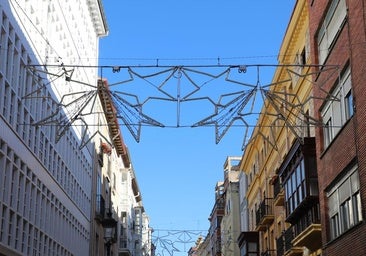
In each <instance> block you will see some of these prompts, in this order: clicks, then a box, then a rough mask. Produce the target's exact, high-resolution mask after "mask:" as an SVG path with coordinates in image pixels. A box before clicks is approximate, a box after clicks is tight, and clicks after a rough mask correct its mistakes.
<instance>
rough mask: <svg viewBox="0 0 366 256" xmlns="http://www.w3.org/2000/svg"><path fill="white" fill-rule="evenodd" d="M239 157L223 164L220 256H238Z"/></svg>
mask: <svg viewBox="0 0 366 256" xmlns="http://www.w3.org/2000/svg"><path fill="white" fill-rule="evenodd" d="M240 160H241V157H227V159H226V161H225V164H224V198H225V212H224V216H223V217H222V221H221V241H222V255H232V256H236V255H237V256H239V246H238V242H237V238H238V236H239V234H240V211H239V206H240V204H239V174H240V170H239V164H240Z"/></svg>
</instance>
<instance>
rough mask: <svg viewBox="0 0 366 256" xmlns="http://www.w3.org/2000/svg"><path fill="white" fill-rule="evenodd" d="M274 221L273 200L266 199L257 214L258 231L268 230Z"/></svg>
mask: <svg viewBox="0 0 366 256" xmlns="http://www.w3.org/2000/svg"><path fill="white" fill-rule="evenodd" d="M273 220H274V213H273V198H265V199H264V200H263V201H262V202H261V204H260V205H259V208H258V210H257V212H256V224H257V226H256V231H264V230H266V229H267V227H268V225H269V224H271V223H272V222H273Z"/></svg>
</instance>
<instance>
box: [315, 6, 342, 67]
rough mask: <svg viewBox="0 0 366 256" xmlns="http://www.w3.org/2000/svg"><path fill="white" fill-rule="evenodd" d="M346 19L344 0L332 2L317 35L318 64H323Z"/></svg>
mask: <svg viewBox="0 0 366 256" xmlns="http://www.w3.org/2000/svg"><path fill="white" fill-rule="evenodd" d="M346 17H347V5H346V0H333V1H332V3H331V4H330V5H329V8H328V11H327V13H326V15H325V17H324V20H323V23H322V24H321V26H320V28H319V31H318V34H317V46H318V62H319V64H324V62H325V61H326V59H327V57H328V55H329V53H330V51H331V49H332V47H333V45H334V43H335V40H336V38H337V37H338V34H339V32H340V30H341V28H342V27H343V25H344V22H345V20H346Z"/></svg>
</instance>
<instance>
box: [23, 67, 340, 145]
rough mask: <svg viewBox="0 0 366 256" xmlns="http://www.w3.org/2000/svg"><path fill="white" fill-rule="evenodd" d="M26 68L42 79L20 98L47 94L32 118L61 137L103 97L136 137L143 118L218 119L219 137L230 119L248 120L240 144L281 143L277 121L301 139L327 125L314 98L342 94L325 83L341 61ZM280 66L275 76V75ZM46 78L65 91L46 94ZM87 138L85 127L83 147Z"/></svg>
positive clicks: (179, 122) (171, 122)
mask: <svg viewBox="0 0 366 256" xmlns="http://www.w3.org/2000/svg"><path fill="white" fill-rule="evenodd" d="M79 68H83V69H85V68H98V70H99V72H100V79H99V81H98V83H97V82H96V84H89V83H88V82H84V81H80V80H78V77H77V70H78V69H79ZM27 70H28V72H30V73H31V74H32V76H33V79H34V80H35V81H36V83H37V86H36V88H35V89H34V90H33V91H31V92H28V93H26V94H25V95H24V96H23V100H34V99H36V100H48V101H52V105H53V106H54V107H53V108H51V109H50V110H48V111H44V113H43V114H42V116H41V117H40V118H39V119H38V120H36V121H34V122H33V123H32V125H35V126H42V125H54V126H56V141H58V140H59V139H60V138H61V137H62V136H63V135H64V133H65V132H66V131H67V130H68V129H69V128H70V127H71V126H72V125H77V124H79V125H84V126H85V127H88V125H87V124H88V123H90V122H88V121H87V118H88V117H90V116H92V115H95V114H100V111H98V110H97V109H96V101H97V99H98V98H99V100H100V101H101V104H102V107H103V109H104V113H105V114H108V115H112V116H113V117H114V119H116V120H118V121H120V122H121V123H120V124H121V125H122V126H125V127H126V128H127V129H128V130H129V132H130V133H131V135H132V136H133V138H134V139H135V140H136V141H137V142H140V137H141V127H142V126H155V127H161V128H181V127H192V128H196V127H214V128H215V142H216V144H218V143H219V142H220V141H221V139H222V138H223V137H224V136H225V134H226V133H227V132H228V130H229V129H230V128H231V127H234V126H235V127H238V126H239V127H242V128H243V138H244V141H243V144H242V145H243V146H242V149H243V150H244V148H245V147H246V145H247V144H248V143H250V141H251V140H253V139H254V138H255V137H256V136H262V137H263V138H264V139H265V140H266V141H267V142H268V143H269V144H271V145H272V146H273V147H274V148H275V149H276V148H277V144H276V138H275V137H274V136H275V135H274V134H275V129H278V128H281V127H287V128H288V129H289V130H290V131H291V132H292V133H294V135H295V136H296V137H298V138H299V139H301V138H303V137H304V132H305V131H304V130H305V129H306V128H308V127H310V126H324V124H323V122H322V120H320V119H319V118H318V117H317V115H315V114H311V113H312V112H313V111H312V104H313V102H314V101H317V100H320V101H323V102H325V101H339V100H340V99H338V98H336V97H334V96H332V95H331V93H330V92H329V91H327V90H325V89H324V88H323V86H324V84H325V82H327V81H328V80H329V79H335V80H337V79H338V77H339V67H338V66H336V65H334V66H328V65H327V66H321V65H267V64H251V65H219V64H218V65H181V66H178V65H172V66H169V65H164V66H159V65H158V64H157V65H151V66H149V65H147V66H87V67H86V66H77V65H64V64H63V63H62V64H55V65H47V66H44V65H29V66H27ZM278 70H280V71H278ZM275 71H276V73H275V79H273V80H270V79H272V77H273V73H274V72H275ZM320 74H322V75H321V76H320ZM106 77H108V80H107V79H106ZM319 77H321V78H322V79H320V78H319ZM48 86H53V87H54V89H55V90H56V91H60V92H65V91H66V92H68V93H61V94H60V95H58V99H54V98H52V97H50V96H49V95H44V94H43V92H44V91H46V90H43V89H45V88H46V87H48ZM61 87H62V90H61V89H60V88H61ZM300 88H301V91H305V92H310V91H311V90H312V89H313V88H316V89H317V90H319V91H320V92H321V93H322V94H321V96H320V97H317V98H314V97H313V96H312V94H311V93H308V94H305V95H304V94H299V93H298V92H299V91H300ZM309 110H310V111H309ZM106 111H107V112H106ZM259 119H262V122H261V123H259V122H258V120H259ZM238 124H239V125H238ZM257 126H269V127H270V133H271V134H272V135H271V136H268V135H264V134H262V133H260V132H256V130H258V129H255V128H256V127H257ZM86 130H87V129H86ZM89 137H90V136H89ZM87 140H88V136H87V135H86V134H84V135H83V138H82V142H81V145H80V147H83V146H84V145H85V143H86V141H87Z"/></svg>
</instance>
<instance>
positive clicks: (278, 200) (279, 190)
mask: <svg viewBox="0 0 366 256" xmlns="http://www.w3.org/2000/svg"><path fill="white" fill-rule="evenodd" d="M272 184H273V192H274V200H273V205H274V206H285V193H284V189H283V187H282V186H281V181H280V178H279V177H276V178H275V179H274V180H273V183H272Z"/></svg>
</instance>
